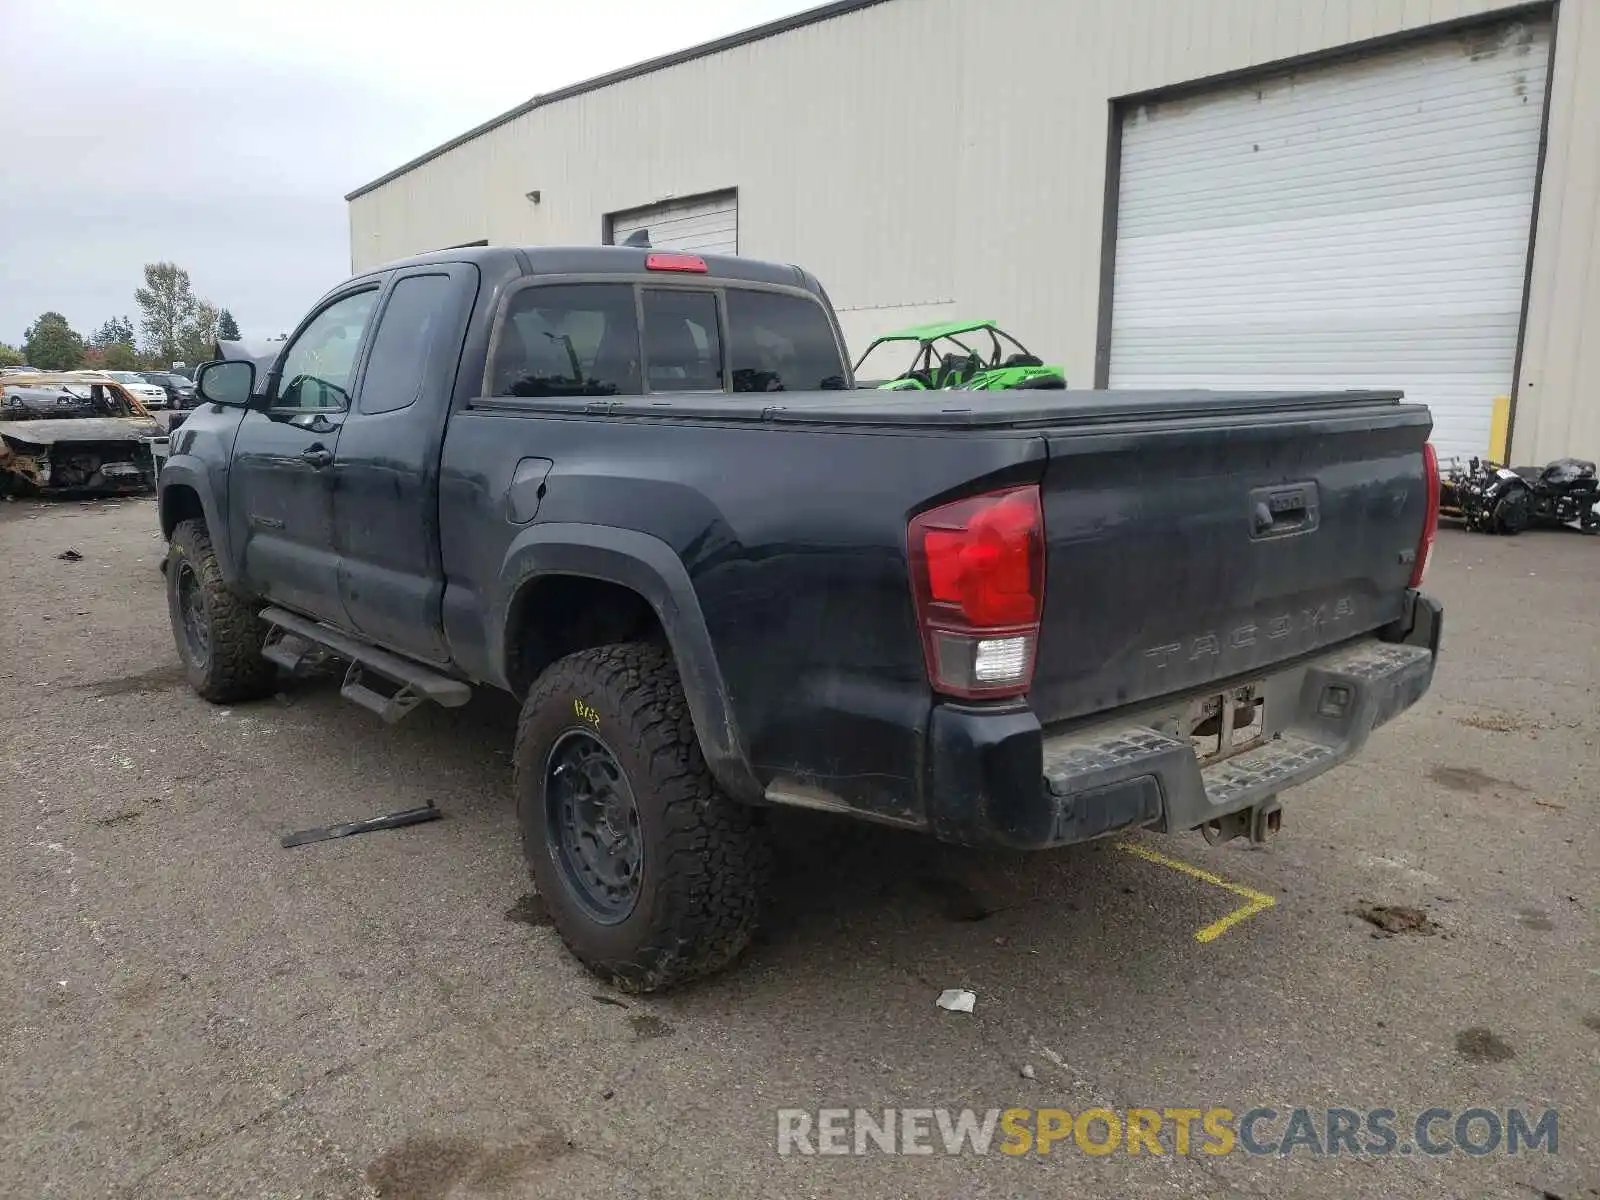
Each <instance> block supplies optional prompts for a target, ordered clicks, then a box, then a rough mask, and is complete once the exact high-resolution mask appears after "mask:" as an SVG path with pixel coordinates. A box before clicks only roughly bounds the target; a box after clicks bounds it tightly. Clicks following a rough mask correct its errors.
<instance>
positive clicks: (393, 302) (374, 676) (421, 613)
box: [160, 247, 1440, 990]
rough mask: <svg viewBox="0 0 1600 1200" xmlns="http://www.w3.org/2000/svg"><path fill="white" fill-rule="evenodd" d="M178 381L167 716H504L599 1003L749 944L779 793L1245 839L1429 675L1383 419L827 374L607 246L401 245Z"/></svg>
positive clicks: (775, 288)
mask: <svg viewBox="0 0 1600 1200" xmlns="http://www.w3.org/2000/svg"><path fill="white" fill-rule="evenodd" d="M197 382H198V390H199V394H200V397H201V400H202V403H201V405H200V407H199V408H198V409H197V410H196V412H195V413H194V414H193V415H192V416H190V417H189V419H188V420H187V421H186V422H185V423H184V425H183V426H182V428H181V429H180V430H178V431H177V433H176V434H175V435H174V438H173V443H172V447H171V456H170V458H169V459H168V460H167V463H166V466H165V468H164V470H163V471H162V473H161V479H160V514H161V526H162V529H163V531H164V532H165V533H166V534H167V536H168V538H169V540H170V548H169V557H168V569H167V588H168V596H169V602H170V610H171V618H172V628H173V632H174V636H175V639H176V642H177V648H178V652H179V654H180V655H181V657H182V659H183V662H184V664H185V667H186V669H187V672H188V676H189V679H190V681H191V682H192V684H193V686H194V687H195V689H196V690H197V691H198V692H199V693H200V695H202V696H204V697H205V698H207V699H208V700H212V701H216V702H226V703H233V702H236V701H240V700H244V699H248V698H249V697H252V696H256V695H260V694H262V693H265V692H269V691H271V690H272V689H273V688H274V686H275V683H274V680H275V678H276V673H277V672H278V671H279V670H280V669H288V670H291V671H292V670H296V669H299V668H302V667H304V666H306V665H307V664H310V663H313V662H327V661H330V660H331V661H333V662H336V663H342V664H344V665H345V668H346V673H345V677H344V685H343V692H344V694H345V695H346V696H347V697H348V698H350V699H351V700H354V701H356V702H358V703H360V704H362V705H365V706H366V707H368V708H370V709H372V710H374V711H375V712H377V713H379V714H380V715H381V716H383V717H384V718H385V719H388V720H395V719H398V718H399V717H401V716H403V715H404V714H405V713H406V712H407V711H409V710H410V709H411V708H412V707H414V706H415V705H416V704H418V703H421V702H424V701H434V702H437V703H440V704H445V705H460V704H463V703H465V702H466V701H467V699H468V696H469V692H470V689H471V688H472V687H474V686H477V685H488V686H492V687H496V688H501V689H505V690H506V691H509V692H511V693H512V694H513V695H515V696H516V697H517V698H518V699H519V700H521V701H522V703H523V709H522V718H521V723H520V726H519V729H518V735H517V742H516V752H515V762H516V769H515V792H516V800H517V808H518V813H519V818H520V823H521V830H522V836H523V842H524V847H525V851H526V854H527V857H528V862H529V865H530V867H531V869H532V873H533V876H534V878H535V881H536V883H537V885H538V887H539V889H540V891H541V893H542V895H543V897H544V898H545V901H546V903H547V904H548V906H549V910H550V912H551V914H552V917H553V919H554V924H555V926H556V928H557V930H558V931H559V932H560V934H561V935H562V937H563V938H564V939H565V940H566V942H567V944H568V945H569V946H570V947H571V949H572V950H573V951H574V953H575V954H576V955H577V956H578V958H579V959H581V960H582V961H583V962H584V963H585V964H587V965H588V966H589V967H590V968H591V969H592V970H594V971H596V972H597V973H599V974H600V975H602V976H603V977H605V978H607V979H610V980H612V981H613V982H615V983H617V984H618V985H620V986H622V987H625V988H631V989H635V990H648V989H653V988H660V987H665V986H668V985H670V984H673V983H675V982H677V981H680V980H683V979H686V978H689V977H692V976H694V975H697V974H701V973H704V972H706V971H709V970H711V969H714V968H716V967H718V966H720V965H722V964H723V963H726V962H727V961H729V960H730V959H731V958H733V957H734V956H735V955H736V954H738V952H739V951H740V950H741V948H742V947H744V946H745V944H746V943H747V942H748V940H749V937H750V934H751V932H752V929H753V926H754V922H755V919H756V914H757V910H758V902H759V896H760V891H761V879H762V874H763V870H764V868H765V865H766V862H767V858H768V849H767V844H766V841H765V838H766V836H767V822H766V820H765V814H766V811H767V810H768V809H769V808H770V806H773V805H798V806H801V807H805V808H812V809H821V810H826V811H829V812H834V813H843V814H848V815H851V816H855V817H860V818H865V819H870V820H874V821H880V822H886V823H888V824H891V825H896V826H901V827H904V828H906V829H913V830H921V831H924V832H926V833H929V834H932V835H934V836H936V837H939V838H943V839H946V840H948V841H953V842H960V843H967V844H991V845H993V844H998V845H1004V846H1010V847H1016V848H1043V847H1050V846H1060V845H1064V844H1067V843H1073V842H1080V841H1084V840H1086V839H1090V838H1095V837H1100V836H1102V835H1105V834H1109V833H1113V832H1115V831H1118V830H1128V829H1134V828H1147V829H1155V830H1163V831H1167V832H1179V831H1184V830H1194V829H1199V830H1201V831H1202V832H1204V833H1205V835H1206V836H1207V837H1208V838H1209V839H1212V840H1216V839H1226V838H1230V837H1236V836H1244V837H1249V838H1253V839H1258V840H1259V839H1265V838H1266V837H1267V836H1268V835H1269V834H1270V833H1271V832H1273V831H1275V830H1276V829H1277V827H1278V823H1279V820H1280V817H1281V809H1280V808H1279V803H1278V796H1279V794H1280V793H1281V792H1282V791H1283V790H1284V789H1286V788H1288V787H1290V786H1292V785H1294V784H1297V783H1300V782H1302V781H1304V780H1306V779H1309V778H1311V777H1312V776H1315V775H1317V774H1319V773H1321V772H1323V771H1326V770H1327V769H1329V768H1330V767H1333V766H1334V765H1335V764H1337V763H1339V762H1340V761H1342V760H1344V759H1346V758H1348V757H1349V756H1350V755H1352V754H1354V753H1355V752H1356V751H1358V750H1359V749H1360V747H1361V746H1362V744H1363V742H1364V741H1365V740H1366V738H1367V735H1368V734H1369V733H1370V732H1371V731H1372V730H1373V728H1375V727H1376V726H1378V725H1381V724H1382V723H1384V722H1385V721H1387V720H1389V719H1390V718H1391V717H1393V716H1394V715H1395V714H1396V713H1398V712H1400V711H1401V710H1403V709H1405V708H1406V707H1408V706H1409V705H1411V704H1412V703H1414V702H1415V701H1416V700H1417V699H1418V698H1419V697H1420V696H1421V695H1422V694H1423V693H1424V692H1425V691H1426V690H1427V689H1428V686H1429V684H1430V683H1431V681H1432V677H1433V670H1434V661H1435V657H1436V655H1437V652H1438V646H1439V632H1440V609H1439V607H1438V605H1437V604H1436V603H1434V602H1433V601H1432V600H1430V599H1428V598H1426V597H1425V596H1423V595H1422V594H1421V593H1419V592H1418V591H1417V588H1418V585H1419V584H1420V582H1421V579H1422V574H1423V570H1424V568H1425V566H1426V562H1427V558H1428V554H1429V550H1430V547H1431V545H1432V540H1433V536H1434V529H1435V525H1436V519H1437V509H1438V470H1437V465H1436V462H1435V459H1434V455H1433V451H1432V447H1431V446H1430V445H1429V444H1428V441H1427V439H1428V435H1429V432H1430V429H1431V423H1430V418H1429V415H1428V412H1427V410H1426V409H1425V408H1423V407H1420V406H1415V405H1408V404H1405V403H1402V401H1401V397H1400V396H1399V395H1398V394H1396V393H1382V392H1371V391H1367V392H1331V393H1317V394H1301V395H1290V394H1233V393H1208V392H1199V391H1196V392H1122V393H1118V392H1093V391H1011V392H985V393H981V394H968V393H959V392H883V391H868V390H855V389H854V388H853V387H852V381H851V377H850V370H849V366H848V359H847V357H846V355H845V353H844V346H843V339H842V338H841V336H840V332H839V327H838V323H837V321H836V319H835V318H834V315H833V311H832V309H831V307H830V305H829V304H828V301H827V297H826V295H825V293H824V291H823V289H822V288H821V286H820V285H819V284H818V283H817V281H816V280H815V279H813V278H812V277H811V276H810V275H808V274H807V273H806V272H804V271H803V270H800V269H798V268H795V267H792V266H780V265H772V264H766V263H761V262H756V261H753V260H748V259H742V258H719V257H703V258H702V257H699V256H695V255H687V254H680V253H662V252H657V251H652V250H648V249H638V248H632V247H592V248H567V249H562V248H548V247H546V248H537V249H515V248H475V249H461V250H453V251H446V252H440V253H437V254H432V255H427V256H423V257H420V258H415V259H411V260H409V261H406V262H401V263H396V264H393V265H391V266H388V267H385V268H383V269H381V270H375V271H372V272H369V273H367V274H365V275H361V276H359V277H357V278H354V279H351V280H349V281H348V282H346V283H344V284H342V285H340V286H339V287H338V288H336V289H334V290H333V291H331V292H329V293H328V294H327V296H325V297H324V298H323V299H322V300H321V301H320V302H319V303H318V304H317V305H316V307H315V308H314V309H313V310H312V312H311V313H310V315H309V316H307V318H306V319H305V320H304V321H303V322H302V323H301V325H300V326H299V328H298V329H297V330H296V331H295V333H294V334H293V336H292V337H291V338H290V339H289V340H288V342H287V343H285V345H284V346H283V348H282V349H281V351H280V352H279V353H278V355H277V357H276V359H275V360H274V361H273V363H272V365H271V366H270V368H268V369H266V370H265V371H261V370H259V369H258V365H257V364H254V363H251V362H248V361H230V362H216V363H211V364H208V365H207V366H206V367H204V368H202V370H201V371H200V372H199V378H198V381H197Z"/></svg>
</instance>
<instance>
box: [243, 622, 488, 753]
mask: <svg viewBox="0 0 1600 1200" xmlns="http://www.w3.org/2000/svg"><path fill="white" fill-rule="evenodd" d="M261 619H262V620H263V621H265V622H266V623H267V624H268V625H269V626H271V629H270V631H269V632H268V634H267V639H266V642H265V644H264V645H263V646H262V647H261V654H262V657H264V658H266V659H267V660H268V661H270V662H274V663H277V664H278V665H279V666H281V667H284V668H285V669H287V670H288V671H290V672H295V671H298V670H301V669H302V668H304V667H306V666H309V665H311V664H313V663H315V662H318V661H320V660H321V659H323V658H325V657H327V656H329V655H332V656H334V657H336V658H342V659H344V660H345V661H346V662H348V663H349V664H350V665H349V667H348V668H347V669H346V670H345V675H344V683H343V685H342V686H341V687H340V688H339V694H340V695H342V696H343V697H344V698H345V699H346V700H349V701H351V702H352V703H354V704H359V705H360V706H361V707H362V708H365V709H367V710H369V711H371V712H375V713H377V714H378V715H379V716H380V717H382V718H383V719H384V720H385V721H386V722H388V723H389V724H391V725H392V724H393V723H394V722H396V721H398V720H399V719H400V718H401V717H403V716H405V715H406V714H407V713H409V712H410V711H411V710H412V709H414V708H416V707H417V705H419V704H421V703H422V702H423V701H424V700H432V701H433V702H434V703H435V704H439V705H443V706H444V707H445V708H460V707H461V706H462V705H463V704H465V703H466V702H467V701H468V700H469V699H471V698H472V688H471V687H469V686H468V685H467V684H465V683H462V682H461V681H460V680H459V679H451V678H450V677H449V676H447V675H441V674H439V673H438V672H437V671H433V670H430V669H429V668H427V667H424V666H422V665H421V664H420V663H414V662H412V661H411V660H410V659H408V658H401V657H400V656H399V655H398V654H391V653H389V651H387V650H380V649H379V648H378V647H376V646H369V645H368V644H367V643H365V642H363V641H360V640H359V639H357V638H354V637H351V636H350V635H349V634H347V633H342V632H341V631H339V630H337V629H333V628H331V627H330V626H327V625H323V624H320V623H319V622H316V621H311V620H308V619H306V618H305V617H301V616H296V615H295V614H294V613H291V612H286V611H284V610H283V609H281V608H270V607H269V608H264V609H262V610H261ZM369 678H373V679H376V680H382V681H384V682H386V683H388V684H391V685H393V690H392V691H385V690H383V689H381V688H376V687H373V686H371V684H369V682H368V680H369Z"/></svg>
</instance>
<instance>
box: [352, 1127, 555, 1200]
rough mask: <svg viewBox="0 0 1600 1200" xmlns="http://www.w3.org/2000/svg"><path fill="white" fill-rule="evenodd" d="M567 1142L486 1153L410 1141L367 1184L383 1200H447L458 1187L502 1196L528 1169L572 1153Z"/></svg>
mask: <svg viewBox="0 0 1600 1200" xmlns="http://www.w3.org/2000/svg"><path fill="white" fill-rule="evenodd" d="M571 1148H572V1147H571V1146H570V1145H569V1144H568V1143H567V1140H566V1139H565V1138H563V1137H560V1136H559V1135H557V1134H553V1133H542V1134H538V1135H536V1136H534V1137H533V1138H532V1139H530V1140H529V1141H528V1142H526V1143H524V1144H522V1145H518V1146H500V1147H489V1146H485V1145H484V1144H483V1143H482V1142H480V1141H478V1140H477V1139H475V1138H468V1137H433V1136H429V1135H426V1134H421V1135H416V1136H413V1137H408V1138H407V1139H406V1140H405V1141H403V1142H401V1143H400V1144H399V1145H398V1146H395V1147H393V1148H392V1149H389V1150H385V1151H384V1152H383V1153H382V1154H380V1155H379V1156H378V1157H377V1158H375V1159H373V1161H372V1162H371V1164H370V1165H369V1166H368V1167H367V1172H366V1175H367V1183H369V1184H370V1185H371V1186H372V1189H373V1191H375V1192H377V1194H378V1195H379V1196H380V1197H382V1200H445V1198H446V1197H447V1196H449V1195H450V1193H451V1192H452V1191H453V1190H454V1189H455V1187H456V1186H457V1185H458V1184H464V1185H466V1186H467V1187H470V1188H473V1189H476V1190H479V1191H490V1192H495V1191H505V1190H507V1189H508V1188H510V1187H512V1186H513V1185H514V1184H516V1183H518V1182H519V1181H520V1180H521V1179H522V1178H523V1177H524V1176H525V1175H526V1174H527V1173H528V1172H529V1171H530V1170H531V1169H532V1168H534V1167H535V1166H537V1165H538V1164H539V1163H542V1162H549V1161H550V1160H551V1159H554V1158H559V1157H560V1156H561V1155H563V1154H566V1153H567V1152H568V1151H569V1150H571Z"/></svg>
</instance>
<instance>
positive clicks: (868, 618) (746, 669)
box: [441, 410, 1045, 818]
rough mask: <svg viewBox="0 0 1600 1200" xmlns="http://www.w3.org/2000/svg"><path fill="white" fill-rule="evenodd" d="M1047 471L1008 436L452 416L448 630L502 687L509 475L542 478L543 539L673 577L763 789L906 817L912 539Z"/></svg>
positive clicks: (1036, 446) (916, 738) (925, 693)
mask: <svg viewBox="0 0 1600 1200" xmlns="http://www.w3.org/2000/svg"><path fill="white" fill-rule="evenodd" d="M1044 454H1045V450H1044V443H1043V441H1042V440H1041V439H1040V438H1038V437H1030V436H1024V435H1018V434H991V435H981V434H980V435H974V434H970V433H969V434H964V435H961V434H958V435H949V434H937V433H917V434H913V433H905V432H901V433H886V432H864V431H847V432H841V431H837V430H829V431H824V430H821V429H808V428H795V427H792V426H791V427H788V428H773V427H771V426H767V425H763V424H760V423H744V424H721V423H715V422H704V423H697V422H688V421H666V420H662V421H654V420H642V419H621V418H616V417H603V416H595V417H581V416H560V417H555V416H548V415H540V414H539V413H537V412H536V411H528V412H503V411H496V412H487V411H474V410H469V411H466V412H460V413H458V414H457V415H456V416H455V417H454V418H453V419H452V421H451V425H450V429H449V433H448V436H447V439H446V444H445V453H444V463H443V471H442V474H441V524H442V532H443V535H444V553H445V569H446V575H447V579H448V580H449V583H448V586H447V591H446V600H445V622H446V631H447V634H448V636H449V639H450V643H451V645H452V647H453V648H454V649H455V651H456V654H457V659H458V662H460V663H461V664H462V665H463V666H464V667H465V668H467V669H468V670H469V671H471V672H473V673H474V674H476V675H478V676H479V677H480V678H485V679H491V680H494V681H495V682H498V683H501V684H502V685H503V684H504V682H505V681H504V678H503V664H502V663H500V662H498V661H496V658H497V655H498V653H499V647H498V638H499V631H498V630H497V629H496V628H495V622H496V620H503V614H504V613H505V611H506V607H507V604H508V601H509V599H510V597H509V595H508V592H509V590H510V589H511V587H513V586H514V583H515V580H514V578H508V577H507V576H508V572H507V563H508V561H509V560H510V558H511V556H512V554H513V548H514V543H516V541H517V539H518V538H519V536H520V535H521V534H522V532H523V530H524V529H525V528H526V526H522V525H518V524H517V523H515V522H514V521H513V520H512V519H511V516H510V512H509V505H508V504H507V502H506V494H507V492H508V490H509V488H510V485H511V481H512V475H513V473H514V471H515V469H516V465H517V463H518V461H519V460H520V459H522V458H524V457H529V456H538V457H542V458H545V459H549V460H551V462H552V463H553V464H554V465H553V467H552V468H551V470H550V472H549V475H548V476H547V478H546V481H545V482H546V494H545V496H544V499H543V500H542V502H541V503H540V505H539V508H538V512H537V516H536V519H535V523H536V524H538V525H555V524H558V523H559V524H567V523H573V524H588V525H598V526H609V527H613V528H616V529H621V530H630V531H639V532H643V533H645V534H648V535H650V536H652V537H654V538H658V539H660V541H661V542H663V543H665V545H666V546H668V547H670V548H671V551H672V552H673V553H674V554H675V555H676V556H677V557H678V558H679V559H680V560H681V561H682V563H683V565H684V567H685V568H686V570H687V573H688V577H689V579H690V581H691V584H692V587H693V590H694V593H695V599H696V600H697V601H698V607H699V609H700V611H701V613H703V615H704V620H705V623H706V627H707V631H708V633H709V635H710V643H711V646H712V647H713V649H714V653H715V656H716V660H717V666H718V669H719V673H720V676H721V679H722V681H723V685H724V687H725V690H726V694H727V696H728V698H729V700H730V702H731V709H732V714H733V717H734V721H735V724H736V736H737V738H738V740H739V742H740V744H741V745H742V748H743V752H744V754H745V756H746V758H747V760H748V762H749V763H750V765H751V767H752V769H753V771H754V773H755V775H756V777H757V780H758V781H759V782H760V783H762V784H763V785H765V784H766V783H769V782H771V780H773V779H774V778H777V777H780V776H782V777H785V778H788V779H793V780H796V781H798V782H802V783H806V784H811V785H814V786H818V787H821V788H824V789H826V790H828V791H830V792H833V793H835V794H837V795H839V796H841V797H843V798H845V799H847V800H848V801H850V802H851V803H852V804H856V805H859V806H861V807H863V808H866V809H868V810H869V811H875V812H878V813H881V814H883V815H886V816H896V817H902V818H905V817H912V818H914V817H915V816H916V814H915V812H914V809H915V806H916V803H917V800H916V797H917V794H918V791H919V789H918V786H917V775H918V773H919V771H920V769H921V756H922V745H923V735H924V731H925V729H926V726H927V720H928V712H929V709H930V705H931V698H930V693H929V690H928V686H927V680H926V674H925V671H924V666H923V659H922V648H921V643H920V640H919V638H918V634H917V628H916V619H915V613H914V610H913V604H912V597H911V590H910V584H909V580H908V574H907V569H906V544H905V534H906V521H907V519H908V517H909V516H910V515H911V513H912V512H913V511H914V510H916V509H918V508H921V507H924V506H925V505H926V504H928V503H930V502H932V501H933V500H936V499H938V498H941V497H943V496H945V495H947V494H949V493H951V492H953V491H956V490H962V491H965V490H967V488H966V485H969V484H973V481H980V482H977V483H976V484H974V486H978V487H983V486H991V485H992V486H996V487H999V486H1004V485H1006V484H1011V483H1021V482H1026V481H1028V480H1034V479H1037V478H1039V477H1040V475H1041V474H1042V472H1043V468H1044ZM512 574H513V575H514V572H513V573H512ZM485 614H488V616H487V620H486V619H485Z"/></svg>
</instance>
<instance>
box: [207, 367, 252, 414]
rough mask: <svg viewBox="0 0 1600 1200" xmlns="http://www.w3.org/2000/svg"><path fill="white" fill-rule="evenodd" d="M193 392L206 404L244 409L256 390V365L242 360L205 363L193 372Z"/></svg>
mask: <svg viewBox="0 0 1600 1200" xmlns="http://www.w3.org/2000/svg"><path fill="white" fill-rule="evenodd" d="M194 390H195V392H196V393H197V394H198V395H199V397H200V399H202V400H205V401H207V402H208V403H211V404H226V405H228V406H229V407H230V408H244V407H245V406H246V405H248V404H249V403H250V394H251V393H252V392H254V391H255V390H256V365H255V363H253V362H246V361H244V360H243V359H229V360H225V361H219V362H209V363H206V364H205V365H204V366H202V367H201V368H200V369H199V370H198V371H196V372H195V376H194Z"/></svg>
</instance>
